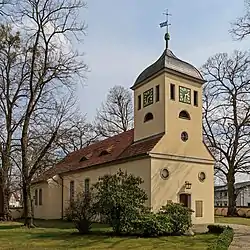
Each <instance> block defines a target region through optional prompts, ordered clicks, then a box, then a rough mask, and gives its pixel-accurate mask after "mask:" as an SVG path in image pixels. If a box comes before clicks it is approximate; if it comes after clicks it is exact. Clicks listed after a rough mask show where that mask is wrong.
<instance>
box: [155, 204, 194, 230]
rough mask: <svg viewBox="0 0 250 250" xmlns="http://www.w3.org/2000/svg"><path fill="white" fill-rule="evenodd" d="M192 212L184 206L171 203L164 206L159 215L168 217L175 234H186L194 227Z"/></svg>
mask: <svg viewBox="0 0 250 250" xmlns="http://www.w3.org/2000/svg"><path fill="white" fill-rule="evenodd" d="M192 212H193V211H192V210H191V209H189V208H187V207H184V206H183V205H182V204H178V203H171V204H167V205H166V206H163V207H162V208H161V209H160V212H159V214H167V215H168V217H169V221H170V223H171V229H172V233H173V234H184V233H185V232H186V231H187V230H188V229H189V228H190V227H191V226H192V220H191V213H192Z"/></svg>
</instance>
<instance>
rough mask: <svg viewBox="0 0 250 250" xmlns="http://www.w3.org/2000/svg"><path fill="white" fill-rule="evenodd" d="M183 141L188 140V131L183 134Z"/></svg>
mask: <svg viewBox="0 0 250 250" xmlns="http://www.w3.org/2000/svg"><path fill="white" fill-rule="evenodd" d="M181 140H182V141H184V142H186V141H187V140H188V133H187V132H186V131H184V132H182V133H181Z"/></svg>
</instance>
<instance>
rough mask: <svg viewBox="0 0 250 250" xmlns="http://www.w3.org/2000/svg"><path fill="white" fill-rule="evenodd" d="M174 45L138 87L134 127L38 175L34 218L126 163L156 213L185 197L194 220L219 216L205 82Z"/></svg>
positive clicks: (56, 211)
mask: <svg viewBox="0 0 250 250" xmlns="http://www.w3.org/2000/svg"><path fill="white" fill-rule="evenodd" d="M167 40H168V36H166V44H167V45H168V41H167ZM167 45H166V49H165V50H164V51H163V53H162V55H161V56H160V57H159V59H157V60H156V61H155V62H154V63H153V64H152V65H150V66H149V67H147V68H146V69H145V70H143V71H142V73H141V74H140V75H139V76H138V78H137V79H136V81H135V82H134V84H133V86H132V87H131V89H132V90H133V93H134V129H132V130H129V131H126V132H123V133H121V134H119V135H116V136H113V137H111V138H108V139H105V140H103V141H100V142H97V143H94V144H92V145H90V146H88V147H86V148H83V149H80V150H78V151H75V152H72V153H70V154H69V155H68V156H66V157H65V158H64V159H63V160H62V161H61V162H59V163H58V164H57V165H56V166H54V167H52V168H51V169H49V170H48V171H46V172H45V173H44V174H43V175H42V176H40V177H39V178H37V179H36V180H34V182H33V185H32V192H33V193H32V195H33V197H34V202H33V204H34V217H35V218H41V219H60V218H63V217H64V213H65V209H66V208H67V206H68V205H69V201H70V200H72V199H74V197H75V196H76V194H77V193H78V192H81V191H82V190H85V191H88V189H89V188H90V185H91V184H93V183H95V182H96V181H97V180H98V178H99V177H100V176H103V175H105V174H114V173H116V172H117V171H118V170H119V169H122V170H123V171H125V170H126V171H128V172H129V173H132V174H134V175H136V176H140V177H141V178H142V179H143V180H144V183H143V184H142V187H143V188H144V190H145V191H146V193H147V195H148V201H147V205H148V206H150V207H151V208H152V210H153V211H157V210H158V209H160V208H161V206H163V205H166V204H167V203H170V202H178V203H183V204H184V205H185V206H187V207H189V208H191V209H192V210H193V211H194V212H193V214H192V222H193V223H194V224H199V223H202V224H204V223H213V222H214V159H213V157H212V155H211V154H210V152H209V151H208V149H207V148H206V146H205V144H204V143H203V137H202V85H203V83H204V82H205V81H204V79H203V77H202V75H201V74H200V72H199V71H198V70H197V69H196V68H195V67H194V66H192V65H191V64H189V63H187V62H185V61H183V60H181V59H179V58H178V57H177V56H176V55H175V54H174V53H173V52H172V51H171V50H170V49H169V48H168V46H167Z"/></svg>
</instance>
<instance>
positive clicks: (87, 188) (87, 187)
mask: <svg viewBox="0 0 250 250" xmlns="http://www.w3.org/2000/svg"><path fill="white" fill-rule="evenodd" d="M89 191H90V178H85V180H84V193H85V194H89Z"/></svg>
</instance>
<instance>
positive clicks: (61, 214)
mask: <svg viewBox="0 0 250 250" xmlns="http://www.w3.org/2000/svg"><path fill="white" fill-rule="evenodd" d="M58 176H59V177H60V179H61V181H62V204H61V209H62V211H61V217H62V218H61V219H62V220H63V178H62V177H61V176H60V175H58Z"/></svg>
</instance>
